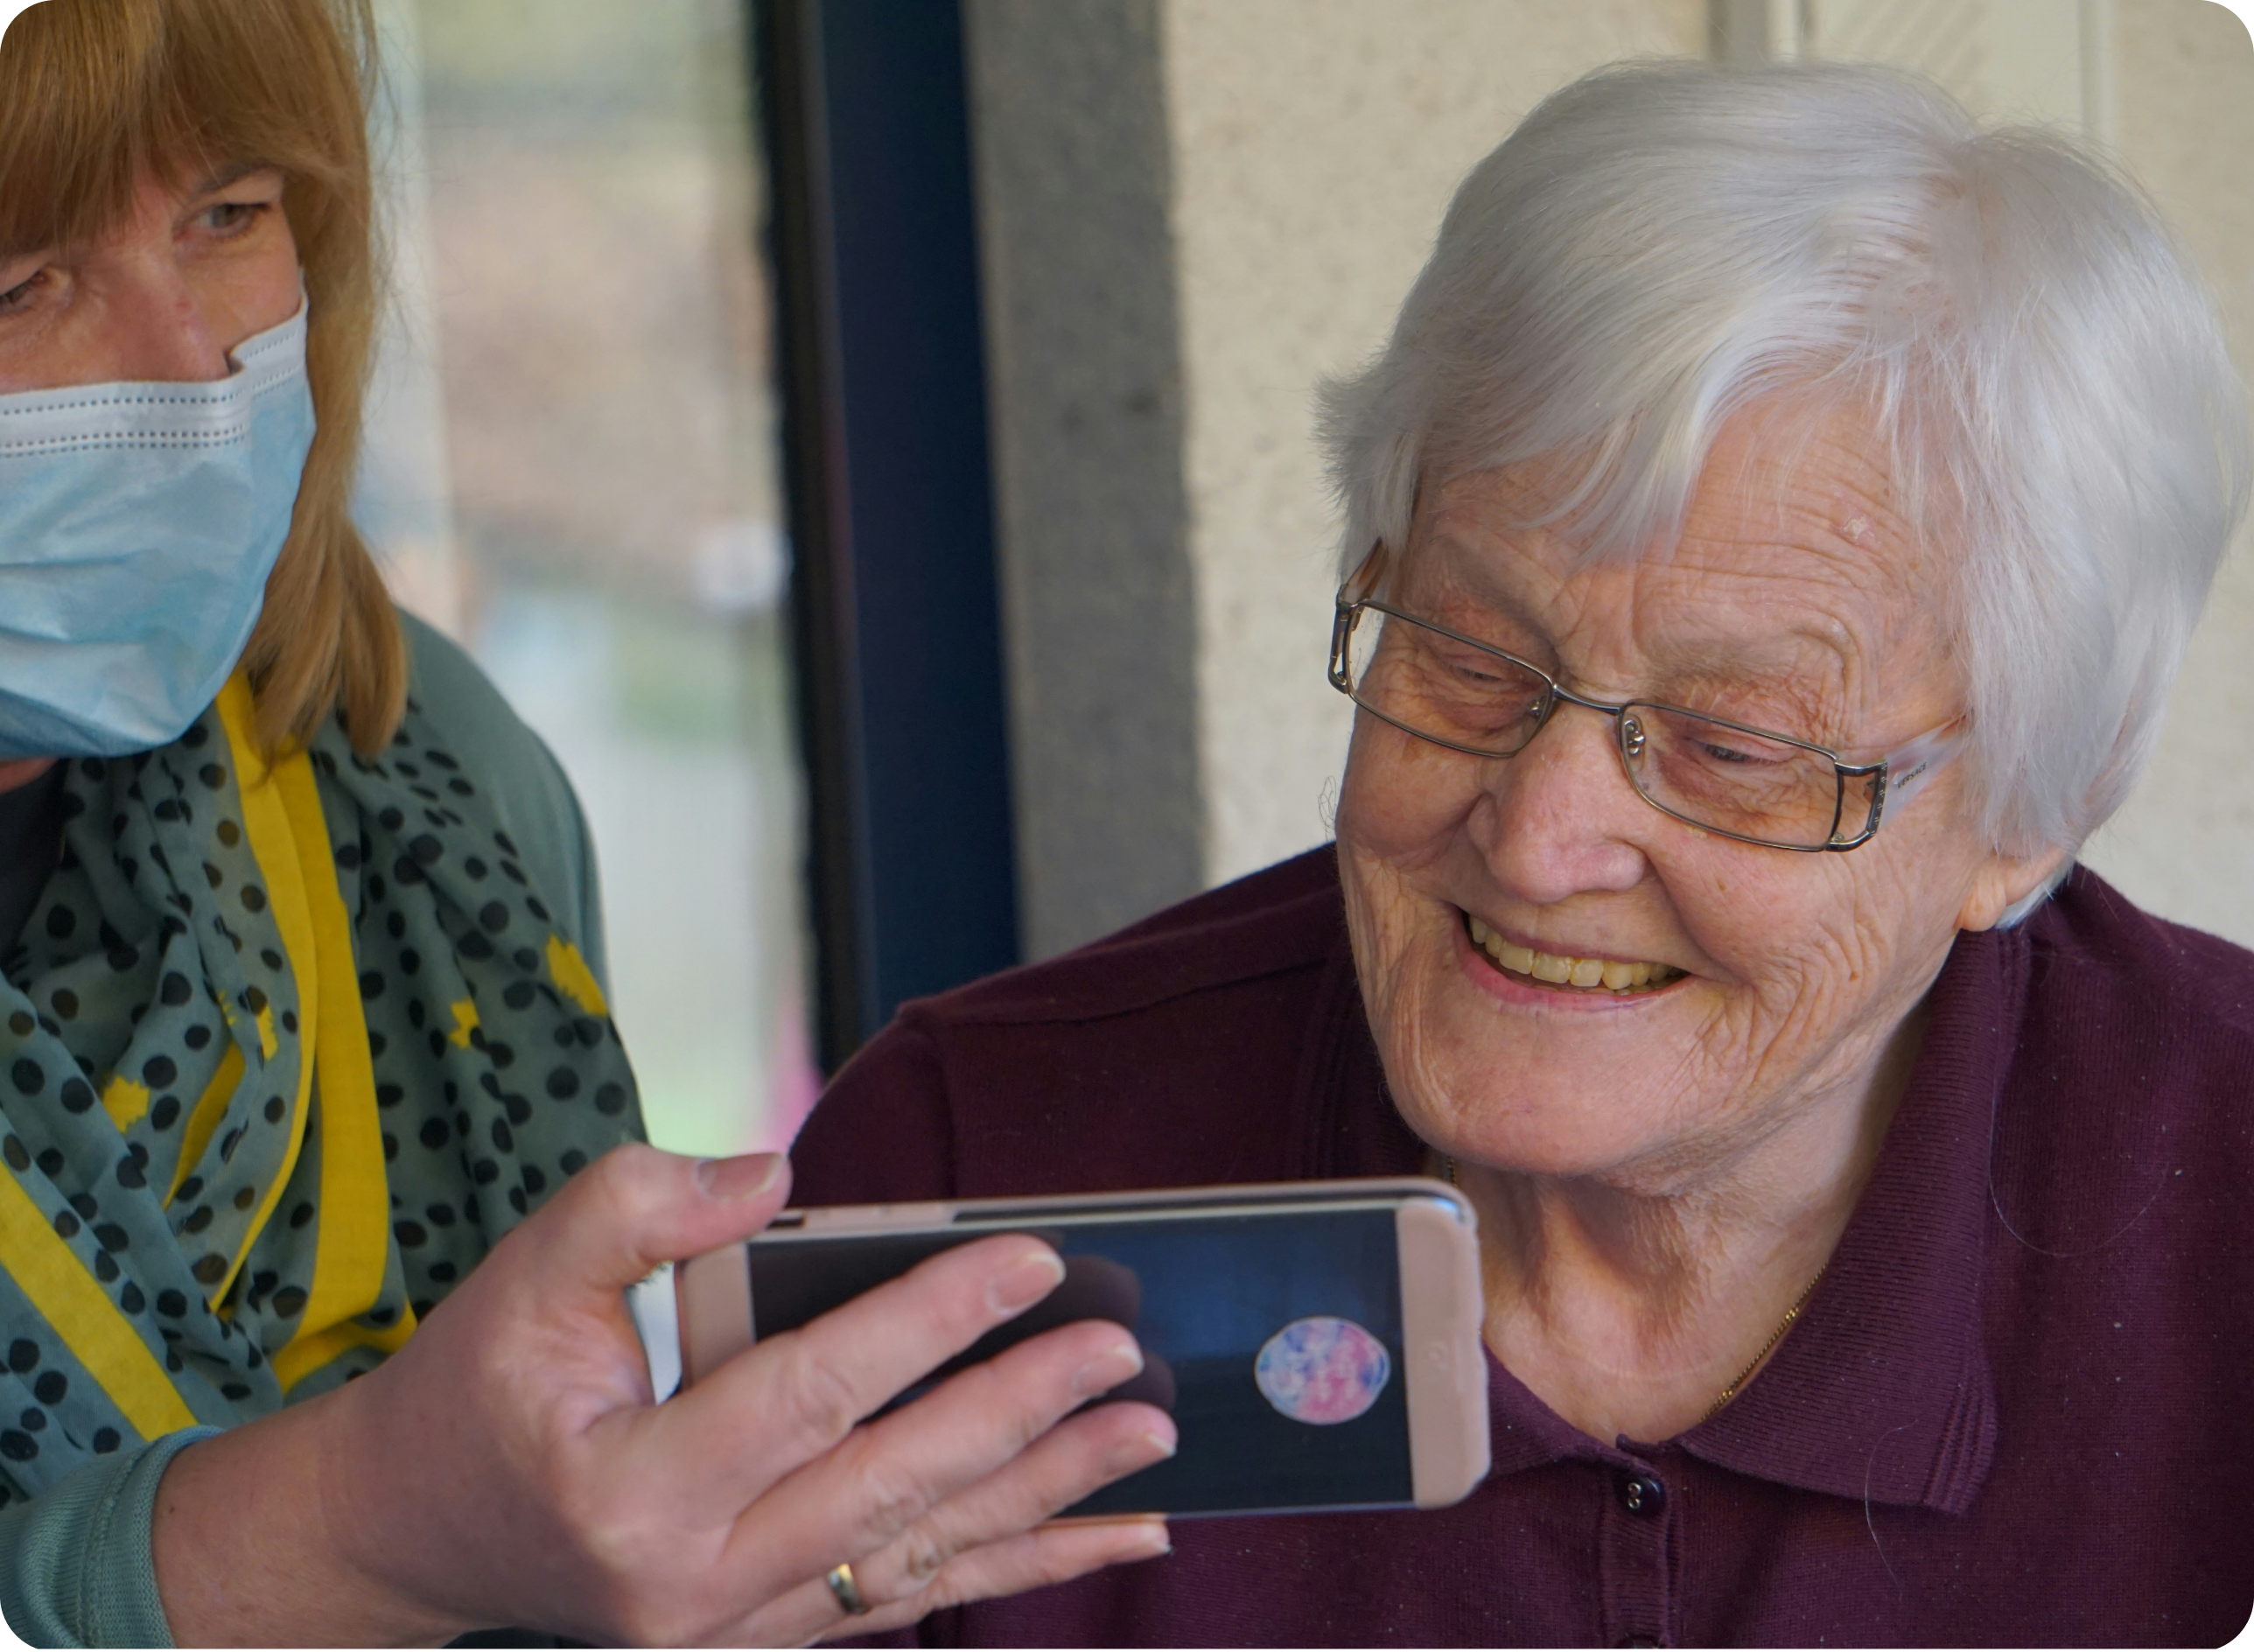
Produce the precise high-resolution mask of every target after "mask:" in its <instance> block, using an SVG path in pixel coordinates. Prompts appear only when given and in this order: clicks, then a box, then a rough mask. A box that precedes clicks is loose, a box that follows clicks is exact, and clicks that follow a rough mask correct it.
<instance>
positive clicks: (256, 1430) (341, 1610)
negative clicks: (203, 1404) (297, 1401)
mask: <svg viewBox="0 0 2254 1652" xmlns="http://www.w3.org/2000/svg"><path fill="white" fill-rule="evenodd" d="M352 1386H357V1384H353V1385H352ZM349 1391H350V1390H349V1388H347V1389H345V1390H339V1391H338V1392H336V1393H334V1394H330V1395H325V1396H323V1397H321V1398H319V1399H316V1400H311V1401H308V1402H307V1403H305V1404H303V1405H297V1406H292V1407H290V1408H288V1409H286V1410H283V1411H278V1412H276V1413H275V1414H274V1415H273V1416H271V1417H266V1418H260V1419H259V1420H258V1421H256V1422H255V1423H249V1424H246V1425H242V1427H240V1428H235V1429H231V1430H229V1431H228V1432H226V1433H224V1434H220V1435H216V1436H214V1437H213V1438H211V1439H205V1440H200V1441H198V1442H196V1443H195V1444H194V1445H193V1446H188V1447H187V1448H186V1450H184V1451H182V1452H181V1453H179V1455H178V1456H177V1457H175V1458H174V1459H173V1460H172V1463H171V1465H170V1466H169V1467H167V1468H166V1469H165V1477H164V1479H163V1481H162V1482H161V1483H160V1484H159V1485H158V1489H157V1506H156V1515H155V1519H154V1523H153V1525H152V1529H151V1548H152V1551H153V1558H154V1560H155V1565H156V1574H157V1587H158V1596H159V1598H160V1599H161V1600H162V1601H163V1603H164V1607H165V1618H166V1620H167V1621H168V1622H169V1623H170V1625H171V1627H172V1638H173V1641H174V1642H175V1643H177V1644H179V1645H182V1646H198V1645H202V1646H211V1645H243V1644H257V1643H263V1644H287V1643H290V1642H296V1643H298V1644H307V1645H330V1646H339V1645H395V1646H396V1645H412V1644H417V1643H420V1644H437V1643H442V1642H445V1641H448V1640H451V1639H452V1638H453V1637H454V1636H455V1635H459V1634H461V1633H462V1632H463V1631H465V1630H466V1629H468V1628H472V1627H475V1626H473V1625H471V1624H469V1623H466V1622H457V1621H452V1620H451V1618H449V1617H448V1616H447V1615H446V1614H443V1613H440V1612H437V1611H435V1610H433V1609H431V1608H430V1607H428V1606H427V1605H425V1604H424V1603H423V1602H421V1601H419V1600H416V1598H415V1597H414V1595H413V1594H412V1593H411V1592H410V1591H409V1590H406V1589H404V1588H402V1587H400V1586H397V1584H396V1583H395V1582H394V1581H392V1580H390V1579H386V1578H384V1577H383V1576H382V1575H381V1572H379V1571H378V1570H376V1569H374V1568H373V1567H371V1566H370V1565H368V1564H367V1545H368V1541H369V1539H370V1538H371V1537H378V1534H376V1533H373V1532H370V1531H368V1530H366V1529H365V1528H366V1527H367V1525H369V1524H376V1525H381V1523H382V1511H381V1508H380V1502H381V1497H382V1495H383V1494H382V1491H381V1489H380V1488H374V1487H373V1486H368V1485H363V1484H360V1483H357V1482H361V1481H362V1479H363V1477H364V1476H367V1475H370V1474H381V1473H383V1472H384V1471H383V1470H382V1469H381V1467H369V1466H363V1465H361V1464H360V1463H359V1462H357V1461H356V1460H355V1455H356V1454H355V1453H354V1452H353V1449H352V1438H353V1433H354V1432H355V1430H354V1429H353V1426H352V1422H353V1419H352V1418H351V1417H350V1415H349V1413H350V1412H351V1411H353V1410H354V1409H356V1408H354V1407H353V1406H352V1405H351V1404H348V1403H344V1402H346V1395H347V1394H348V1393H349ZM400 1467H401V1466H400V1465H396V1464H395V1465H392V1467H391V1470H390V1472H392V1473H394V1474H396V1473H397V1472H398V1471H399V1468H400ZM368 1489H374V1491H375V1497H376V1500H377V1502H378V1504H379V1506H378V1507H375V1508H370V1507H369V1506H368V1502H367V1498H366V1497H365V1496H364V1495H362V1493H363V1492H364V1491H365V1490H368ZM379 1540H380V1539H379Z"/></svg>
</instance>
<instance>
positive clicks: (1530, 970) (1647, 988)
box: [1464, 913, 1684, 998]
mask: <svg viewBox="0 0 2254 1652" xmlns="http://www.w3.org/2000/svg"><path fill="white" fill-rule="evenodd" d="M1464 923H1465V926H1466V928H1467V932H1468V933H1469V934H1470V935H1471V938H1472V945H1473V946H1474V947H1475V948H1477V949H1479V951H1480V952H1481V953H1482V954H1484V955H1485V956H1487V958H1488V961H1489V962H1490V963H1493V964H1494V965H1495V968H1496V969H1498V970H1502V972H1503V973H1504V974H1505V975H1508V976H1510V977H1513V978H1515V979H1516V980H1520V981H1523V982H1527V983H1529V984H1532V985H1535V986H1544V987H1555V988H1557V989H1558V990H1559V991H1565V992H1607V993H1610V994H1612V995H1613V996H1614V997H1615V998H1633V997H1635V995H1636V994H1638V993H1642V992H1654V991H1658V989H1660V988H1661V987H1663V986H1666V985H1667V984H1670V982H1675V981H1679V980H1681V979H1682V978H1683V976H1684V971H1682V970H1677V969H1676V968H1675V967H1674V966H1673V965H1672V964H1666V963H1644V962H1642V961H1641V960H1628V959H1621V958H1575V957H1568V956H1565V955H1563V954H1561V953H1555V952H1537V951H1536V950H1535V949H1533V948H1531V947H1522V946H1520V945H1518V944H1517V943H1516V942H1512V941H1506V940H1504V939H1503V937H1502V936H1501V935H1497V934H1496V933H1495V931H1494V930H1493V929H1490V928H1488V926H1487V925H1486V924H1485V923H1483V922H1482V921H1480V920H1479V919H1477V918H1474V916H1472V914H1469V913H1466V914H1464Z"/></svg>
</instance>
